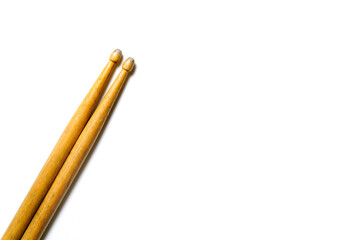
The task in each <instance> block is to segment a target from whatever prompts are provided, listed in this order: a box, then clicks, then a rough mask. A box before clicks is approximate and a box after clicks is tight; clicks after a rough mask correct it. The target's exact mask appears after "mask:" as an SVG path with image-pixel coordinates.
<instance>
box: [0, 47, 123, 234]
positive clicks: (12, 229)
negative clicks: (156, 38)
mask: <svg viewBox="0 0 360 240" xmlns="http://www.w3.org/2000/svg"><path fill="white" fill-rule="evenodd" d="M121 57H122V53H121V51H120V50H119V49H116V50H115V51H113V53H112V54H111V56H110V59H109V62H108V63H107V64H106V66H105V68H104V70H103V71H102V72H101V74H100V76H99V77H98V79H97V80H96V82H95V83H94V85H93V86H92V87H91V89H90V91H89V93H88V94H87V95H86V97H85V98H84V100H83V102H82V103H81V104H80V106H79V107H78V109H77V110H76V112H75V114H74V116H73V117H72V118H71V120H70V122H69V123H68V125H67V126H66V128H65V130H64V132H63V133H62V135H61V136H60V138H59V140H58V142H57V143H56V145H55V147H54V149H53V151H52V152H51V154H50V156H49V158H48V159H47V161H46V163H45V164H44V166H43V168H42V169H41V171H40V173H39V175H38V176H37V178H36V180H35V182H34V183H33V185H32V187H31V189H30V191H29V192H28V194H27V195H26V197H25V199H24V201H23V202H22V204H21V206H20V208H19V210H18V211H17V213H16V215H15V216H14V218H13V220H12V221H11V223H10V225H9V227H8V228H7V230H6V232H5V234H4V235H3V237H2V238H1V239H2V240H19V239H20V238H21V236H22V235H23V233H24V231H25V229H26V227H27V226H28V224H29V222H30V220H31V218H32V217H33V216H34V214H35V212H36V210H37V209H38V207H39V205H40V203H41V201H42V200H43V198H44V196H45V194H46V192H47V191H48V190H49V188H50V186H51V184H52V183H53V181H54V179H55V177H56V175H57V174H58V172H59V170H60V168H61V167H62V165H63V163H64V161H65V159H66V158H67V156H68V155H69V153H70V150H71V148H72V147H73V146H74V144H75V142H76V140H77V139H78V137H79V135H80V133H81V131H82V130H83V128H84V126H85V124H86V122H87V121H88V120H89V118H90V116H91V114H92V113H93V111H94V109H95V107H96V104H97V102H98V100H99V99H100V97H101V94H102V92H103V90H104V89H105V86H106V85H107V84H106V83H107V78H108V77H109V75H110V74H111V72H112V70H113V68H114V66H115V63H116V62H118V61H119V60H120V59H121Z"/></svg>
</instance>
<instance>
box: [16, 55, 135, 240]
mask: <svg viewBox="0 0 360 240" xmlns="http://www.w3.org/2000/svg"><path fill="white" fill-rule="evenodd" d="M133 66H134V60H133V59H132V58H128V59H127V60H126V61H125V62H124V64H123V66H122V70H121V71H120V73H119V75H118V77H117V78H116V80H115V81H114V83H113V84H112V85H111V87H110V89H109V90H108V92H107V93H106V95H105V97H104V98H103V99H102V100H101V102H100V104H99V106H98V107H97V108H96V110H95V112H94V114H93V115H92V116H91V118H90V120H89V122H88V123H87V124H86V126H85V128H84V130H83V131H82V133H81V135H80V137H79V139H78V140H77V141H76V143H75V145H74V147H73V149H72V150H71V152H70V154H69V156H68V158H67V159H66V161H65V163H64V165H63V167H62V168H61V170H60V171H59V173H58V175H57V177H56V178H55V181H54V183H53V184H52V186H51V187H50V189H49V192H48V193H47V194H46V196H45V198H44V200H43V201H42V203H41V205H40V207H39V209H38V210H37V212H36V214H35V215H34V217H33V219H32V220H31V222H30V224H29V226H28V228H27V229H26V231H25V233H24V235H23V237H22V238H21V239H22V240H30V239H32V240H34V239H40V237H41V235H42V234H43V232H44V231H45V228H46V226H47V225H48V224H49V222H50V220H51V218H52V216H53V215H54V213H55V211H56V209H57V207H58V206H59V204H60V202H61V200H62V199H63V197H64V196H65V194H66V192H67V190H68V189H69V187H70V185H71V183H72V181H73V180H74V178H75V176H76V174H77V172H78V171H79V169H80V168H81V166H82V164H83V162H84V161H85V159H86V156H87V155H88V153H89V151H90V149H91V147H92V146H93V144H94V142H95V141H96V138H97V136H98V135H99V133H100V131H101V129H102V127H103V125H104V123H105V121H106V118H107V116H108V115H109V112H110V110H111V108H112V106H113V104H114V102H115V99H116V97H117V95H118V94H119V92H120V89H121V87H122V85H123V83H124V81H125V78H126V76H127V75H128V73H129V72H130V71H131V70H132V68H133ZM84 217H86V216H84Z"/></svg>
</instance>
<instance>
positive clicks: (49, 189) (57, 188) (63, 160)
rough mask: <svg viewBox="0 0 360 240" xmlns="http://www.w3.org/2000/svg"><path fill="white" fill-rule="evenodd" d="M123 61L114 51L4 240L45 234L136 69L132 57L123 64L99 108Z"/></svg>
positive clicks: (52, 153) (32, 237)
mask: <svg viewBox="0 0 360 240" xmlns="http://www.w3.org/2000/svg"><path fill="white" fill-rule="evenodd" d="M121 58H122V53H121V51H120V50H119V49H116V50H114V51H113V53H112V54H111V56H110V59H109V62H108V63H107V64H106V66H105V68H104V70H103V71H102V72H101V74H100V76H99V77H98V79H97V80H96V82H95V83H94V85H93V86H92V87H91V89H90V91H89V93H88V94H87V95H86V97H85V99H84V100H83V102H82V103H81V104H80V106H79V108H78V109H77V110H76V112H75V114H74V116H73V117H72V118H71V120H70V122H69V123H68V125H67V126H66V128H65V130H64V132H63V133H62V135H61V136H60V139H59V140H58V142H57V143H56V145H55V147H54V149H53V151H52V152H51V154H50V156H49V158H48V159H47V161H46V163H45V165H44V166H43V168H42V169H41V171H40V173H39V175H38V177H37V178H36V180H35V182H34V184H33V185H32V187H31V189H30V191H29V192H28V194H27V196H26V197H25V199H24V201H23V203H22V204H21V206H20V208H19V210H18V211H17V213H16V215H15V216H14V218H13V220H12V221H11V223H10V225H9V227H8V228H7V230H6V232H5V234H4V235H3V237H2V238H1V239H2V240H19V239H22V240H25V239H26V240H29V239H32V240H35V239H36V240H37V239H40V237H41V236H42V234H43V233H44V231H45V229H46V227H47V225H48V224H49V222H50V220H51V218H52V216H53V215H54V213H55V211H56V209H57V207H58V206H59V205H60V202H61V200H62V199H63V197H64V196H65V194H66V192H67V190H68V189H69V187H70V185H71V183H72V181H73V180H74V178H75V176H76V174H77V172H78V171H79V169H80V168H81V165H82V164H83V162H84V160H85V158H86V156H87V155H88V153H89V152H90V149H91V147H92V146H93V144H94V142H95V140H96V138H97V136H98V135H99V133H100V131H101V129H102V127H103V125H104V123H105V121H106V118H107V116H108V115H109V112H110V110H111V108H112V106H113V104H114V102H115V100H116V98H117V95H118V94H119V92H120V89H121V87H122V85H123V83H124V81H125V79H126V77H127V75H128V73H129V72H130V71H131V70H132V69H133V67H134V60H133V59H132V58H128V59H126V60H125V61H124V63H123V65H122V69H121V71H120V73H119V75H118V76H117V78H116V79H115V81H114V83H113V84H112V85H111V87H110V88H109V90H108V91H107V93H106V95H105V96H104V98H103V99H102V100H101V102H100V103H99V105H98V106H97V107H96V105H97V102H98V100H99V99H100V97H101V95H102V92H103V90H104V89H105V87H106V83H107V78H108V77H109V75H110V73H111V72H112V70H113V69H114V66H115V64H116V63H117V62H119V61H120V60H121ZM95 108H96V110H95ZM94 110H95V111H94Z"/></svg>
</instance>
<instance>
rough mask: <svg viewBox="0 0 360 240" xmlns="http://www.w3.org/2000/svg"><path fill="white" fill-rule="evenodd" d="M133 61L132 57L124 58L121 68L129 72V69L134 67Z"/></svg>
mask: <svg viewBox="0 0 360 240" xmlns="http://www.w3.org/2000/svg"><path fill="white" fill-rule="evenodd" d="M134 65H135V61H134V59H133V58H131V57H129V58H128V59H126V60H125V62H124V63H123V65H122V69H124V70H126V71H127V72H131V70H132V69H133V68H134Z"/></svg>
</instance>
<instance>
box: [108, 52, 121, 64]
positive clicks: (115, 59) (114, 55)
mask: <svg viewBox="0 0 360 240" xmlns="http://www.w3.org/2000/svg"><path fill="white" fill-rule="evenodd" d="M121 57H122V52H121V50H120V49H115V50H114V51H113V52H112V53H111V55H110V58H109V59H110V61H112V62H114V63H116V62H118V61H119V60H120V59H121Z"/></svg>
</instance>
